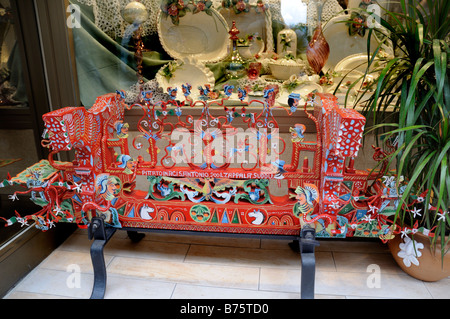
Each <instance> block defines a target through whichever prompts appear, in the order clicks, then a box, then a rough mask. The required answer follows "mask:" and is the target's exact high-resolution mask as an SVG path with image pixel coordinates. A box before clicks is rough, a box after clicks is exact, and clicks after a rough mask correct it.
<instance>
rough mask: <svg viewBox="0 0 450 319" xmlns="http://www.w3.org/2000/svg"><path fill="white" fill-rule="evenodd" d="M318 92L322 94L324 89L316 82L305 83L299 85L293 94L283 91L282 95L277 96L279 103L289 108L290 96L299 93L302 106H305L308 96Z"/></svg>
mask: <svg viewBox="0 0 450 319" xmlns="http://www.w3.org/2000/svg"><path fill="white" fill-rule="evenodd" d="M314 91H316V92H318V93H322V92H323V88H322V87H321V86H320V85H319V84H317V83H314V82H304V83H302V84H299V85H298V86H297V87H296V88H295V89H293V90H292V92H288V91H287V90H282V91H281V92H280V94H279V95H278V96H277V99H276V101H277V103H278V104H280V105H283V106H288V99H289V95H290V94H291V93H297V94H300V100H301V103H300V105H304V103H305V102H306V101H307V97H308V94H309V93H311V92H314Z"/></svg>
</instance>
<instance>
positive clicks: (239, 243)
mask: <svg viewBox="0 0 450 319" xmlns="http://www.w3.org/2000/svg"><path fill="white" fill-rule="evenodd" d="M119 233H126V232H119ZM114 236H116V235H114ZM143 240H151V241H159V242H166V243H184V244H195V245H209V246H228V247H247V248H259V247H260V245H261V243H260V239H259V238H256V237H255V238H237V237H229V236H223V237H222V236H204V235H192V234H189V235H188V234H177V233H159V232H146V233H145V237H144V239H143Z"/></svg>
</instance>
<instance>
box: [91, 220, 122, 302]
mask: <svg viewBox="0 0 450 319" xmlns="http://www.w3.org/2000/svg"><path fill="white" fill-rule="evenodd" d="M115 232H116V229H115V228H106V227H105V225H104V222H103V219H101V218H93V219H92V221H91V224H90V225H89V232H88V233H89V239H94V241H93V243H92V245H91V260H92V267H93V269H94V286H93V288H92V293H91V299H103V298H104V296H105V291H106V277H107V275H106V265H105V258H104V255H103V249H104V248H105V245H106V243H107V242H108V241H109V239H110V238H111V237H112V236H113V235H114V233H115Z"/></svg>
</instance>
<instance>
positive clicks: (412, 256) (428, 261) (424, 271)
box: [388, 233, 450, 281]
mask: <svg viewBox="0 0 450 319" xmlns="http://www.w3.org/2000/svg"><path fill="white" fill-rule="evenodd" d="M388 246H389V249H390V251H391V254H392V256H393V257H394V259H395V261H396V262H397V264H398V265H399V267H400V268H401V269H402V270H403V271H404V272H405V273H407V274H408V275H410V276H412V277H414V278H416V279H420V280H423V281H438V280H441V279H443V278H446V277H448V276H450V255H449V254H446V255H445V256H444V268H442V267H441V266H442V259H441V246H440V245H436V250H435V251H432V249H431V247H430V239H429V237H428V236H425V235H423V234H420V233H416V234H414V236H413V239H411V238H410V237H405V238H401V236H399V235H397V236H395V237H394V239H391V240H390V241H389V242H388ZM447 249H448V247H447Z"/></svg>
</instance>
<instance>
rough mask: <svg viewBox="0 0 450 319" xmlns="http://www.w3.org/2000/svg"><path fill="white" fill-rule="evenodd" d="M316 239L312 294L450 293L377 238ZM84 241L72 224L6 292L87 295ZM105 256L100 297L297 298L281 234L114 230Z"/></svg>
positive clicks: (293, 268)
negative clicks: (406, 268) (405, 268)
mask: <svg viewBox="0 0 450 319" xmlns="http://www.w3.org/2000/svg"><path fill="white" fill-rule="evenodd" d="M320 242H321V246H320V247H318V248H317V250H316V266H317V268H316V285H315V293H316V295H315V297H316V298H322V299H323V298H333V299H334V298H420V299H423V298H450V278H446V279H444V280H441V281H439V282H435V283H426V282H422V281H419V280H416V279H414V278H412V277H410V276H408V275H406V274H405V273H403V272H402V271H401V270H400V268H399V267H398V266H397V265H396V264H395V262H394V260H393V258H392V257H391V255H390V253H389V251H388V249H387V247H386V246H383V245H382V244H381V243H380V242H379V241H330V240H321V241H320ZM89 248H90V242H89V240H88V238H87V234H86V232H85V231H82V230H77V231H76V232H75V233H74V234H73V235H72V236H71V237H70V238H69V239H68V240H67V241H66V242H65V243H63V244H62V245H61V246H60V247H59V248H58V249H57V250H55V251H54V252H53V253H52V254H51V255H50V256H49V257H48V258H47V259H46V260H44V261H43V262H42V263H41V264H40V265H39V266H38V267H36V268H35V269H34V270H33V271H32V272H31V273H30V274H29V275H28V276H26V277H25V278H24V279H23V280H22V281H21V282H20V283H19V284H18V285H17V286H16V287H15V288H14V289H13V290H12V291H10V292H9V293H8V294H7V295H6V296H5V298H33V299H36V298H89V297H90V294H91V289H92V284H93V272H92V266H91V260H90V254H89ZM105 261H106V264H107V271H108V284H107V290H106V296H105V298H149V299H150V298H158V299H170V298H172V299H179V298H183V299H193V298H197V299H198V298H210V299H216V298H217V299H228V298H232V299H241V298H242V299H246V298H251V299H277V298H281V299H290V298H299V297H300V274H301V267H300V257H299V254H298V253H295V252H293V251H292V250H291V249H290V248H289V247H288V241H286V240H268V239H261V240H260V239H248V238H246V239H243V238H239V239H237V238H221V237H210V236H206V237H205V236H187V235H181V234H176V233H172V234H158V233H146V236H145V238H144V239H143V240H142V241H141V242H139V243H137V244H134V243H132V242H131V241H130V240H129V239H128V238H127V234H126V232H124V231H118V232H116V234H115V235H114V237H113V238H112V239H111V241H110V242H109V243H108V244H107V246H106V248H105ZM371 265H372V266H371ZM373 265H375V266H373ZM378 267H379V268H378ZM373 269H376V270H375V271H374V270H373ZM377 269H378V270H379V271H380V272H377ZM378 274H379V276H378ZM374 286H375V287H374Z"/></svg>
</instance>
